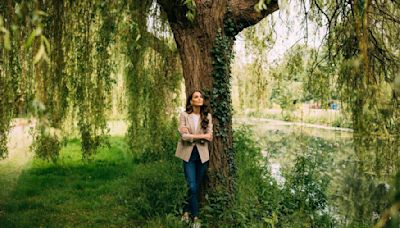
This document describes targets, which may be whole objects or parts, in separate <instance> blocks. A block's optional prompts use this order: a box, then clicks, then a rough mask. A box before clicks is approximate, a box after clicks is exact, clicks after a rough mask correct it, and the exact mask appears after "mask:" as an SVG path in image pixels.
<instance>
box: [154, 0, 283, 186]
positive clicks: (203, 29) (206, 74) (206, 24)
mask: <svg viewBox="0 0 400 228" xmlns="http://www.w3.org/2000/svg"><path fill="white" fill-rule="evenodd" d="M195 2H196V15H195V19H194V21H192V22H191V21H189V20H188V19H187V17H186V12H187V11H188V9H187V8H186V6H185V5H184V4H182V3H181V1H175V0H171V1H169V0H158V3H159V5H160V6H161V8H162V10H163V11H164V12H165V13H166V15H167V18H168V21H169V24H170V26H171V29H172V32H173V34H174V38H175V41H176V44H177V48H178V51H179V54H180V58H181V63H182V68H183V76H184V79H185V87H186V95H189V94H190V93H192V91H193V90H198V89H200V90H202V91H204V92H205V94H206V95H207V96H208V97H209V98H211V95H212V92H213V89H214V88H213V87H214V86H213V82H214V78H213V72H214V69H213V57H212V53H211V51H212V49H213V47H214V45H215V41H216V37H217V34H218V33H220V34H221V36H223V37H230V38H231V40H232V42H228V45H227V46H228V48H227V49H228V50H229V51H231V50H232V48H231V47H232V45H233V39H234V36H235V35H236V34H237V33H239V32H240V31H241V30H243V29H244V28H245V27H248V26H251V25H254V24H256V23H258V22H259V21H260V20H261V19H262V18H264V17H266V16H267V15H268V14H270V13H272V12H274V11H276V10H277V9H278V4H277V1H271V3H269V4H268V9H267V10H264V11H261V12H258V11H256V10H255V7H254V6H255V5H256V4H257V3H258V0H218V1H217V0H195ZM228 9H229V10H228ZM227 21H229V23H231V24H233V27H234V29H233V31H232V30H229V31H224V28H225V25H226V23H227ZM226 54H228V55H229V54H231V53H226ZM227 64H229V63H227ZM228 66H229V65H228ZM229 94H230V92H229ZM211 102H218V104H217V105H219V103H223V102H226V104H228V105H229V106H230V107H231V106H232V104H231V99H230V96H229V97H226V98H223V97H222V98H218V99H217V100H215V99H211ZM209 107H210V108H211V110H210V112H211V113H212V114H213V124H214V139H213V143H212V145H211V148H210V163H209V165H210V166H209V173H208V176H209V183H208V184H207V185H208V186H209V187H211V189H212V190H216V189H217V187H218V186H222V187H224V189H225V187H226V189H227V190H228V191H232V190H233V182H232V180H233V176H234V172H233V167H234V165H233V164H232V163H233V158H232V156H228V154H229V153H231V152H232V149H233V148H232V147H233V144H232V142H233V140H232V139H233V135H232V118H231V117H230V116H228V120H226V119H225V120H221V116H218V115H214V111H215V110H213V108H212V107H215V104H214V105H210V106H209ZM220 123H223V124H220ZM220 131H224V132H225V134H224V135H219V134H218V132H220Z"/></svg>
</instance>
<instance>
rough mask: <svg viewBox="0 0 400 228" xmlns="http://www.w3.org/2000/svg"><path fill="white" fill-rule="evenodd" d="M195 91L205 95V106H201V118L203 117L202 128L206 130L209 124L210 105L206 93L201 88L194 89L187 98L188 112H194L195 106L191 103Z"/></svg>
mask: <svg viewBox="0 0 400 228" xmlns="http://www.w3.org/2000/svg"><path fill="white" fill-rule="evenodd" d="M195 92H199V93H200V94H201V96H202V97H203V106H201V107H200V118H201V128H203V129H204V130H205V129H207V126H208V118H207V116H208V105H207V104H206V98H205V97H204V93H203V92H202V91H200V90H194V91H193V92H192V93H191V94H190V95H189V96H188V97H187V99H186V112H187V113H188V114H190V113H192V112H193V106H192V105H191V104H190V101H191V100H192V97H193V94H194V93H195Z"/></svg>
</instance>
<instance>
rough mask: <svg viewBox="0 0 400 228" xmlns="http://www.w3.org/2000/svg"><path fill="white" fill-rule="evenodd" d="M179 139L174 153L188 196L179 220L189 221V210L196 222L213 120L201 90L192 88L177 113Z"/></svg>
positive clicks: (197, 222)
mask: <svg viewBox="0 0 400 228" xmlns="http://www.w3.org/2000/svg"><path fill="white" fill-rule="evenodd" d="M178 130H179V133H180V135H181V138H180V139H179V142H178V146H177V148H176V153H175V155H176V156H177V157H179V158H181V159H182V160H183V170H184V173H185V179H186V182H187V185H188V187H189V190H188V198H187V201H186V205H185V207H184V214H183V216H182V220H183V221H185V222H189V212H190V213H191V215H192V217H193V222H194V224H199V220H198V219H199V217H198V216H199V205H198V192H199V187H200V183H201V180H202V179H203V177H204V175H205V173H206V171H207V168H208V160H209V157H210V153H209V151H208V143H209V142H211V141H212V137H213V136H212V132H213V124H212V117H211V114H210V113H208V111H207V106H206V105H205V104H204V95H203V93H202V92H201V91H198V90H196V91H194V92H193V93H192V94H190V95H189V96H188V98H187V100H186V111H184V112H182V113H181V114H180V117H179V129H178Z"/></svg>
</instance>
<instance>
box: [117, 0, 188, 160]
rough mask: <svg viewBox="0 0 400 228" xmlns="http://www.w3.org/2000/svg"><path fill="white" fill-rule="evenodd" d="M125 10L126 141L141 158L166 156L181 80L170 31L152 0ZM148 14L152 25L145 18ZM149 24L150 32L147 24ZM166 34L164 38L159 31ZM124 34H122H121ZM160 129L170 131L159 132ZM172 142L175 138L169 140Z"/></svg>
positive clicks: (169, 148) (172, 131)
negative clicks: (126, 63)
mask: <svg viewBox="0 0 400 228" xmlns="http://www.w3.org/2000/svg"><path fill="white" fill-rule="evenodd" d="M131 4H132V5H129V7H128V8H129V10H128V11H127V12H126V18H127V20H126V22H125V23H127V24H126V25H125V27H126V30H127V31H128V34H130V36H129V37H124V41H125V45H126V49H125V50H126V53H125V55H126V56H127V59H128V68H127V71H126V85H127V94H128V113H129V114H128V115H129V119H128V121H129V124H130V125H129V129H128V135H127V141H128V143H129V145H130V147H131V149H132V151H133V152H135V153H142V154H143V158H144V159H148V160H154V159H160V158H166V157H168V154H167V152H170V151H172V150H173V148H171V147H173V146H175V145H173V146H172V145H166V143H167V142H170V141H171V140H169V138H168V137H172V138H173V137H175V135H176V134H175V124H176V123H174V122H171V121H170V118H171V117H173V116H176V115H175V110H174V108H173V107H176V104H177V101H178V100H177V99H171V98H173V97H176V98H177V96H176V94H177V93H178V88H179V83H180V79H181V77H182V75H181V73H180V68H179V67H177V53H176V47H174V46H170V45H168V39H171V38H172V36H171V35H170V34H171V32H170V31H168V30H166V28H168V26H167V24H166V19H165V18H163V17H162V16H161V15H160V11H159V9H158V8H157V7H152V6H154V5H152V1H146V3H143V2H140V4H139V2H138V1H133V2H132V3H131ZM146 15H151V17H152V18H153V21H152V24H151V23H149V22H148V21H147V19H148V17H147V16H146ZM148 24H150V25H151V27H152V30H153V31H152V32H149V31H148V30H147V28H146V25H148ZM165 33H167V34H168V35H167V38H164V37H163V36H162V35H160V34H165ZM122 34H124V33H122ZM160 132H169V134H166V135H167V137H166V135H161V134H160ZM172 141H175V140H172Z"/></svg>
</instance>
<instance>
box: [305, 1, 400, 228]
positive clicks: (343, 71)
mask: <svg viewBox="0 0 400 228" xmlns="http://www.w3.org/2000/svg"><path fill="white" fill-rule="evenodd" d="M311 6H312V7H311V15H314V18H312V19H313V20H315V21H316V22H317V23H320V24H322V23H323V22H326V26H327V27H328V34H327V36H326V40H325V46H326V47H327V50H326V52H325V53H324V55H323V58H322V59H318V60H317V61H316V63H318V64H315V66H316V68H317V67H319V66H321V65H322V67H329V66H333V68H334V70H333V71H332V74H336V75H337V82H338V84H337V85H338V87H337V88H338V94H339V97H340V99H341V100H342V101H344V102H345V103H346V104H347V106H346V107H348V111H349V112H350V113H351V114H352V119H353V128H354V150H355V153H356V156H357V161H356V162H355V164H352V165H353V166H354V167H355V170H353V171H354V172H356V173H357V175H356V177H354V176H350V175H349V177H346V178H347V179H346V182H347V183H348V182H349V179H348V178H352V179H351V182H354V183H357V184H356V185H351V186H349V188H352V189H351V190H348V189H344V192H346V193H348V194H349V198H350V201H351V202H353V203H352V206H351V207H350V208H347V211H348V215H349V217H350V219H353V221H355V222H356V224H358V225H360V224H364V225H368V224H369V223H368V222H370V221H368V222H367V221H365V219H364V218H368V217H370V216H371V214H372V213H373V212H374V210H375V209H374V208H373V207H371V206H366V204H365V203H362V199H363V198H364V197H363V195H364V193H365V192H369V189H370V184H371V182H374V181H378V180H385V181H390V178H392V177H393V176H394V175H395V173H396V172H397V171H398V170H400V169H399V167H400V166H399V165H400V157H399V151H400V140H399V139H400V134H399V132H400V105H399V102H400V97H399V94H398V92H396V90H395V87H394V80H395V78H396V76H397V74H398V72H399V69H400V68H399V67H400V64H399V63H400V55H399V52H398V51H397V50H398V49H399V44H398V42H397V41H395V39H397V38H395V37H399V34H400V22H399V21H398V20H397V18H399V16H400V3H399V2H398V1H350V2H349V1H335V2H330V3H329V4H326V2H325V1H318V0H315V1H312V4H311ZM312 73H313V71H312ZM326 76H328V77H329V76H330V75H329V74H326ZM354 178H356V179H354ZM344 186H346V185H344ZM346 202H348V201H346ZM356 224H354V225H355V226H358V225H356ZM369 225H371V224H369Z"/></svg>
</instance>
